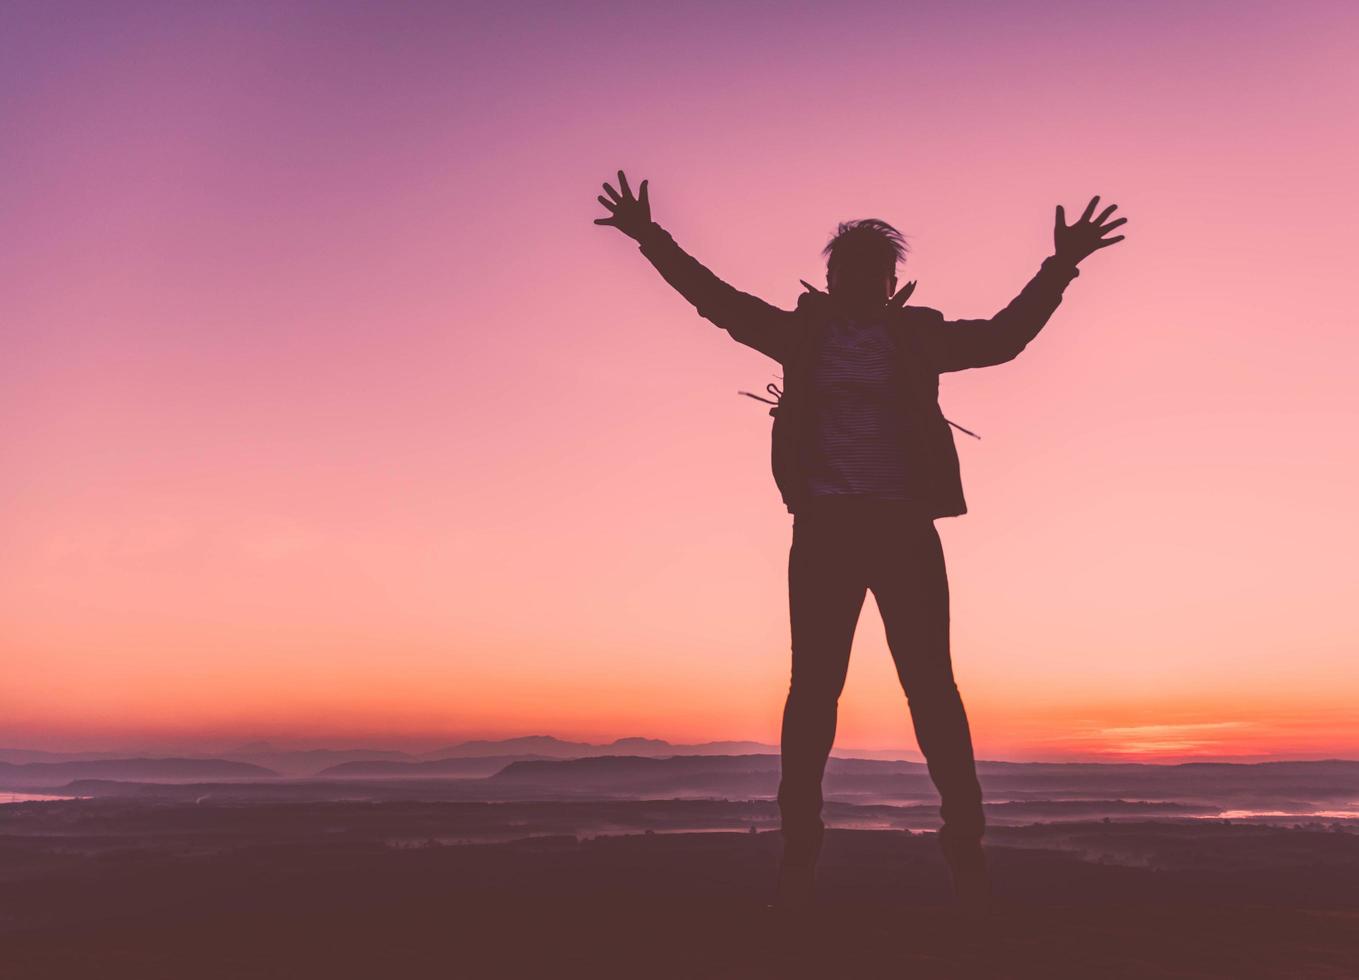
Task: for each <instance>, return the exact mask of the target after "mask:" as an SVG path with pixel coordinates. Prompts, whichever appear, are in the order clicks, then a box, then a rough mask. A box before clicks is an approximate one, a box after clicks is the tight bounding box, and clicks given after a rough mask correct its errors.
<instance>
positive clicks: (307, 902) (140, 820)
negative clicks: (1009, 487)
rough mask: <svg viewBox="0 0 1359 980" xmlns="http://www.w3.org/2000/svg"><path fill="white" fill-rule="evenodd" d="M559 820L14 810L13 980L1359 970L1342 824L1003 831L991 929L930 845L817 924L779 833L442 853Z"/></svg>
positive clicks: (4, 820)
mask: <svg viewBox="0 0 1359 980" xmlns="http://www.w3.org/2000/svg"><path fill="white" fill-rule="evenodd" d="M684 805H686V806H687V805H689V804H684ZM734 805H735V804H734ZM488 806H489V809H488V808H487V807H488ZM497 806H503V807H505V809H499V810H497V809H495V807H497ZM541 806H542V808H543V811H544V813H543V814H539V815H538V817H535V816H534V814H533V812H532V811H533V808H534V805H533V804H526V803H518V804H489V805H482V806H480V807H475V808H469V807H468V806H467V805H466V804H458V803H428V802H426V803H401V802H378V803H372V802H368V803H365V802H335V803H268V804H210V803H206V802H205V803H200V804H194V803H182V802H165V801H150V802H139V801H129V800H107V799H102V800H101V799H92V800H72V801H57V802H41V803H21V804H13V805H9V806H5V807H3V808H0V977H5V978H10V977H15V978H25V980H28V978H33V980H40V978H45V977H98V978H112V977H138V978H156V977H167V978H168V977H174V978H219V977H220V978H228V977H229V978H255V977H259V978H264V977H270V978H274V977H277V978H309V977H327V978H329V977H375V978H413V977H450V978H453V977H456V978H477V977H540V976H552V977H577V976H579V977H629V978H646V977H685V978H690V977H693V978H700V977H713V978H717V977H721V978H740V977H792V976H798V977H801V976H808V977H811V976H820V977H831V978H845V977H878V976H901V977H968V976H978V977H1083V978H1114V977H1127V978H1161V977H1165V978H1169V977H1176V978H1180V977H1224V978H1226V977H1230V978H1249V977H1281V978H1282V977H1288V978H1312V977H1317V978H1324V977H1336V978H1341V977H1346V978H1352V977H1356V976H1359V834H1356V833H1353V832H1348V831H1347V830H1340V829H1335V828H1332V829H1325V828H1322V827H1320V826H1311V827H1298V828H1288V827H1269V826H1258V825H1254V826H1253V825H1248V824H1237V823H1231V824H1224V823H1222V822H1219V821H1213V822H1207V821H1172V822H1144V821H1112V822H1105V821H1093V822H1067V823H1061V824H1034V825H1029V826H1011V827H998V828H996V829H995V831H994V833H993V835H992V837H991V850H990V854H991V860H992V865H993V868H994V873H995V878H996V886H997V891H998V893H999V897H1000V900H1001V910H1000V912H999V914H998V916H997V918H996V920H995V922H994V925H993V926H992V928H991V929H990V930H989V931H988V932H986V933H984V934H970V933H968V932H967V931H966V930H964V929H963V928H962V927H961V925H960V924H959V923H958V922H957V921H955V919H954V916H953V914H952V912H951V910H950V909H949V907H948V905H947V904H946V903H947V895H948V885H947V880H946V873H945V870H944V867H943V864H942V862H941V860H940V859H939V857H938V855H937V853H936V850H935V846H934V841H933V838H932V836H931V835H930V834H927V833H911V832H909V831H904V830H848V829H842V830H832V831H831V833H830V834H829V836H828V840H827V844H826V851H825V856H824V859H823V863H822V870H821V878H820V881H821V893H820V902H821V912H820V915H819V917H818V918H817V919H816V920H815V921H813V922H811V923H804V924H801V925H798V926H797V927H795V928H782V927H780V926H779V925H778V924H777V923H776V922H774V921H773V920H772V919H771V918H770V916H769V915H768V913H767V911H766V909H765V908H764V903H765V902H766V900H767V899H768V898H769V894H770V888H771V886H772V883H773V876H774V870H775V864H776V856H777V847H778V835H777V833H775V832H769V831H765V832H759V830H758V828H756V832H751V831H750V830H746V831H738V830H732V831H727V832H706V833H683V832H675V833H630V834H615V835H601V836H594V834H593V833H590V834H580V835H572V834H547V835H543V836H537V837H530V838H526V839H521V840H517V841H503V840H500V841H492V842H481V843H463V844H452V843H440V841H448V840H456V839H475V838H476V837H477V836H478V834H477V833H476V832H475V830H476V828H477V827H485V826H488V825H491V824H495V825H499V826H500V828H501V829H502V831H503V830H505V829H506V828H509V829H510V830H513V826H514V825H516V824H518V825H520V826H522V827H524V828H525V832H526V833H532V832H533V830H532V829H528V828H530V827H532V826H535V825H536V824H537V823H541V822H543V819H544V816H545V815H547V814H549V813H555V814H556V815H555V817H553V819H552V820H550V821H547V822H549V823H552V824H554V825H558V824H560V823H561V822H562V819H563V818H562V816H561V813H560V812H557V811H556V810H554V807H555V804H542V805H541ZM612 806H614V807H621V808H622V810H620V811H617V812H614V813H613V815H612V817H611V819H614V820H616V821H617V823H618V824H619V825H620V826H626V825H629V824H633V825H636V824H644V823H646V822H647V821H654V820H655V819H656V813H655V811H656V809H657V807H662V808H663V807H664V806H665V801H657V802H654V803H637V804H612ZM628 806H635V807H637V808H638V809H639V813H638V814H634V815H631V816H630V815H629V814H628V813H627V812H626V810H627V807H628ZM643 810H645V811H647V812H646V813H642V811H643ZM683 816H688V814H683ZM661 822H662V823H665V822H666V821H661ZM464 827H465V828H466V829H467V830H468V831H471V832H469V833H467V834H466V835H465V836H464Z"/></svg>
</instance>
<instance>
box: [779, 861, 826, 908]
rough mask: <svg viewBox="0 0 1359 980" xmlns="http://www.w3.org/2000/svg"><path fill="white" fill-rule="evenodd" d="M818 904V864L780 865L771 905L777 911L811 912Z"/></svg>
mask: <svg viewBox="0 0 1359 980" xmlns="http://www.w3.org/2000/svg"><path fill="white" fill-rule="evenodd" d="M815 904H816V865H815V864H792V863H789V862H787V861H784V862H782V863H780V865H779V881H778V888H777V890H776V892H775V895H774V901H773V903H772V904H771V905H770V906H769V907H770V908H771V909H773V910H775V911H777V912H788V913H796V912H809V911H811V909H812V908H813V906H814V905H815Z"/></svg>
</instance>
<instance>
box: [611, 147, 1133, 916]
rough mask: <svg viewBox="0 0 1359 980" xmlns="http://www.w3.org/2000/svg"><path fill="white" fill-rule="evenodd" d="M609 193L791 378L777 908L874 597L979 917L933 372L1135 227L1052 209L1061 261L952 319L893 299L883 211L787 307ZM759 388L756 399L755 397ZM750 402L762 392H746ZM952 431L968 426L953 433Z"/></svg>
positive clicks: (892, 259) (954, 462) (958, 362)
mask: <svg viewBox="0 0 1359 980" xmlns="http://www.w3.org/2000/svg"><path fill="white" fill-rule="evenodd" d="M618 182H619V187H620V190H619V191H615V190H614V189H613V187H611V186H610V185H609V184H607V183H606V184H604V190H605V191H606V192H607V194H608V197H605V196H603V195H600V197H599V202H600V203H601V204H603V205H604V206H605V207H606V208H608V210H609V211H610V212H611V216H610V217H607V218H599V219H596V221H595V224H600V225H612V226H613V227H615V228H618V229H619V230H620V231H622V232H623V233H624V234H626V235H628V236H629V237H630V238H633V239H635V240H636V241H637V242H638V243H639V246H640V249H641V252H642V254H643V255H644V256H646V258H647V259H648V260H649V261H650V262H651V263H652V265H654V266H655V267H656V269H657V270H658V271H659V272H660V274H661V275H662V276H663V277H664V278H665V280H666V281H667V282H669V283H670V284H671V285H672V286H674V287H675V289H677V290H678V291H679V292H680V294H681V295H683V296H684V298H685V299H687V300H688V301H689V302H690V303H692V304H693V305H694V307H696V309H697V311H698V313H699V314H700V315H701V316H703V317H704V318H706V319H708V320H710V321H712V322H713V323H714V324H716V325H717V326H719V327H721V328H722V329H724V330H726V331H727V332H728V333H729V334H731V336H732V337H734V338H735V339H736V340H737V341H739V342H741V343H743V344H746V345H748V346H750V347H753V348H754V349H756V350H758V351H761V352H762V353H764V354H766V355H768V356H769V357H771V358H773V359H774V360H776V361H778V362H779V363H780V364H781V365H783V368H784V376H783V382H784V387H783V390H782V391H779V390H778V389H777V387H776V386H773V385H771V386H770V387H769V389H768V390H769V391H770V393H771V394H775V395H777V396H778V401H777V402H776V403H775V407H774V408H772V409H770V414H771V415H773V416H774V426H773V453H772V464H773V471H774V479H775V482H776V483H777V485H778V488H779V492H780V493H781V495H782V497H783V501H784V503H785V504H786V506H787V508H788V511H789V513H791V514H792V515H793V533H792V545H791V548H790V549H789V557H788V599H789V612H790V624H791V634H792V676H791V681H790V684H789V691H788V698H787V701H786V703H785V706H784V712H783V730H782V736H781V737H782V746H781V749H782V777H781V780H780V783H779V791H778V802H779V809H780V814H781V819H782V837H783V858H782V862H781V865H780V869H779V880H778V887H777V897H776V901H775V904H776V906H777V907H779V908H783V909H805V908H808V907H809V906H810V905H811V902H812V895H813V885H814V881H815V867H816V861H817V858H818V856H819V854H820V851H821V843H822V839H823V837H824V834H825V826H824V824H823V823H822V820H821V809H822V796H821V780H822V776H823V775H824V772H825V768H826V760H827V757H828V756H829V754H830V751H831V747H832V745H833V743H834V741H835V725H836V712H837V705H838V701H839V697H840V693H841V691H842V689H843V688H844V683H845V677H846V673H847V671H848V668H849V655H850V646H851V643H852V641H853V638H854V630H855V627H856V625H857V623H858V619H859V613H860V610H861V608H862V606H863V602H864V598H865V595H866V594H867V591H868V590H870V589H871V590H872V592H873V596H874V599H875V600H876V601H877V603H878V609H879V611H880V612H881V614H882V620H883V625H884V627H885V629H886V633H887V643H888V646H889V648H890V650H891V655H892V659H893V661H894V663H895V665H896V671H897V676H898V678H899V679H900V681H901V686H902V688H903V689H904V690H905V692H906V697H907V700H908V702H909V706H910V712H911V720H912V723H913V725H914V728H915V733H916V739H917V741H918V742H919V745H920V750H921V752H922V754H923V755H924V756H925V760H926V764H927V766H928V769H929V773H930V778H931V779H932V780H933V782H934V785H935V787H936V788H937V789H938V790H939V795H940V802H941V806H940V815H941V817H942V820H943V825H942V827H941V828H940V831H939V834H938V836H937V839H938V841H939V843H940V847H941V850H942V851H943V854H944V857H945V860H946V861H947V864H948V867H949V870H950V872H951V874H952V879H953V884H954V890H955V895H956V897H957V898H958V900H959V902H960V903H961V904H962V906H963V907H964V908H965V909H966V910H967V911H969V912H972V913H974V914H984V913H985V912H986V911H987V909H988V908H989V904H990V881H989V876H988V874H987V868H986V860H985V854H984V852H983V849H982V845H981V840H982V837H983V834H984V830H985V819H984V817H983V815H982V792H981V787H980V785H979V784H978V782H977V773H976V763H975V760H974V758H973V753H972V736H971V732H970V730H969V728H968V722H967V713H966V711H965V710H964V708H963V701H962V697H961V696H960V695H959V692H958V687H957V685H956V683H955V682H954V676H953V665H952V658H951V652H950V649H949V590H948V576H947V573H946V570H945V564H944V554H943V550H942V548H941V546H940V540H939V534H938V531H937V530H936V529H935V526H934V521H935V519H936V518H939V517H953V516H957V515H961V514H964V513H966V512H967V504H966V502H965V501H964V499H963V491H962V481H961V478H960V474H959V466H958V454H957V451H956V449H955V447H954V444H953V433H952V431H951V430H950V428H949V426H950V425H952V424H954V423H950V422H949V421H948V420H947V419H945V418H944V416H943V413H942V412H941V411H940V409H939V400H938V399H939V375H940V374H941V373H942V372H945V371H962V370H965V369H967V368H977V367H986V366H989V365H994V364H1003V363H1005V362H1006V361H1009V360H1011V359H1012V358H1014V357H1015V356H1016V355H1017V354H1019V352H1020V351H1022V350H1023V349H1024V348H1025V346H1026V345H1027V344H1028V343H1029V341H1031V340H1033V338H1034V337H1035V336H1036V335H1037V334H1038V332H1039V331H1040V330H1041V329H1042V328H1043V325H1044V324H1045V323H1047V321H1048V319H1049V317H1051V315H1052V313H1053V312H1054V311H1055V310H1056V308H1057V306H1058V304H1060V302H1061V299H1062V292H1063V290H1064V289H1065V288H1066V286H1067V284H1068V283H1069V282H1071V280H1072V279H1074V278H1075V277H1076V276H1077V275H1079V274H1080V273H1079V271H1078V270H1077V268H1076V266H1077V263H1079V262H1080V261H1081V260H1082V259H1084V258H1085V257H1086V256H1088V255H1090V254H1091V253H1092V252H1094V251H1096V250H1097V249H1100V248H1103V247H1105V246H1107V245H1112V244H1114V243H1115V242H1118V241H1121V240H1122V239H1123V237H1124V236H1123V235H1117V236H1115V237H1113V238H1109V239H1104V238H1102V237H1101V236H1102V235H1103V234H1104V233H1105V232H1107V231H1109V230H1110V229H1112V228H1115V227H1117V226H1118V225H1120V224H1122V223H1123V222H1124V221H1126V220H1127V219H1126V218H1119V219H1117V220H1115V221H1112V222H1110V223H1109V224H1104V221H1105V219H1106V218H1108V216H1109V215H1110V213H1112V212H1113V210H1114V208H1115V207H1116V205H1112V204H1111V205H1109V206H1108V207H1107V208H1105V209H1104V210H1103V211H1102V212H1101V213H1100V215H1099V217H1098V218H1095V219H1093V220H1092V219H1091V215H1092V214H1093V213H1094V210H1095V207H1096V205H1097V204H1098V202H1099V197H1098V196H1096V197H1094V198H1092V199H1091V200H1090V203H1089V204H1088V205H1087V206H1086V208H1085V212H1084V214H1082V215H1081V217H1080V219H1079V220H1078V221H1076V222H1075V223H1074V224H1072V225H1070V226H1068V225H1067V224H1066V220H1065V214H1064V212H1063V209H1062V206H1061V205H1058V206H1057V214H1056V226H1055V229H1054V236H1053V238H1054V250H1053V254H1052V255H1051V256H1049V257H1048V258H1046V259H1044V261H1043V263H1042V265H1041V267H1040V269H1039V271H1038V273H1037V274H1036V275H1035V276H1034V277H1033V278H1032V279H1031V280H1030V281H1029V283H1028V284H1027V285H1026V286H1025V287H1024V288H1023V290H1021V291H1020V293H1019V295H1018V296H1017V297H1015V299H1013V300H1012V301H1011V302H1010V303H1009V305H1007V306H1006V307H1005V308H1004V309H1003V310H1001V311H1000V312H999V313H997V314H996V315H995V316H993V317H991V318H990V319H979V320H945V319H944V315H943V314H942V313H941V312H939V311H938V310H935V309H931V308H929V307H927V306H907V305H905V304H906V299H907V298H908V297H909V296H910V294H911V293H912V292H913V291H914V289H915V283H914V282H911V283H908V284H907V285H906V286H904V287H903V288H902V289H901V290H900V291H897V276H896V267H897V264H898V262H900V261H902V259H903V258H904V256H905V252H906V251H907V249H906V245H905V242H904V241H903V240H902V237H901V234H900V233H899V232H898V231H897V230H896V229H895V228H893V227H892V226H891V225H889V224H887V223H886V222H884V221H879V220H877V219H865V220H862V221H855V222H846V223H842V224H840V225H839V228H838V230H837V233H836V235H835V236H834V237H833V238H832V239H831V241H830V243H829V244H828V245H827V246H826V248H825V249H824V252H823V254H825V255H827V256H828V258H827V267H826V285H827V289H828V292H825V293H823V292H821V291H820V290H817V289H816V288H815V287H812V286H810V285H808V284H807V283H803V285H804V286H807V292H804V293H803V294H802V295H800V296H799V297H798V302H797V309H796V310H792V311H789V310H781V309H779V308H777V307H775V306H772V305H770V304H769V303H766V302H765V301H764V300H762V299H759V298H758V297H755V296H752V295H750V294H748V293H743V292H741V291H740V290H737V289H735V288H733V287H732V286H730V285H728V284H727V283H725V282H723V281H722V280H721V279H719V278H718V277H717V276H715V275H714V274H713V273H712V272H710V271H709V270H708V269H707V268H705V267H704V266H703V265H702V264H700V263H699V262H698V261H697V260H696V259H694V258H693V257H692V256H690V255H688V254H687V253H686V252H684V250H683V249H681V248H680V247H679V246H678V245H677V244H676V243H675V241H674V239H673V238H671V236H670V235H669V233H668V232H666V231H665V229H663V228H662V227H661V226H660V225H658V224H657V223H656V222H654V221H653V220H652V219H651V205H650V200H649V198H648V191H647V181H645V180H643V181H642V183H641V185H640V186H639V188H638V190H639V194H638V196H636V197H634V196H633V193H632V190H631V189H630V188H629V186H628V182H627V178H626V177H625V176H624V174H623V171H621V170H620V171H619V172H618ZM747 394H748V393H747ZM753 397H758V396H753ZM959 428H961V426H959Z"/></svg>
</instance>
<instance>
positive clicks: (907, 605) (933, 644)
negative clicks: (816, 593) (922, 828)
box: [869, 519, 986, 840]
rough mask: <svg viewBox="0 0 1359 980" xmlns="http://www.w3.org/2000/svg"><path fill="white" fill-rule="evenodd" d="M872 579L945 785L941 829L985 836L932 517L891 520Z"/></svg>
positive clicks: (901, 674) (919, 730) (905, 685)
mask: <svg viewBox="0 0 1359 980" xmlns="http://www.w3.org/2000/svg"><path fill="white" fill-rule="evenodd" d="M874 540H875V541H876V542H878V544H879V547H878V548H877V549H876V550H875V561H874V563H873V567H872V573H871V577H870V582H869V587H870V588H871V589H872V590H873V597H874V599H875V600H876V601H877V603H878V610H879V612H880V613H881V614H882V620H883V625H884V627H885V629H886V632H887V644H888V647H889V648H890V650H891V653H892V660H893V662H894V664H895V665H896V670H897V676H898V678H899V679H900V681H901V686H902V689H903V690H904V691H905V692H906V698H907V701H908V702H909V706H910V712H911V722H912V724H913V726H914V728H915V734H916V741H917V742H918V743H919V745H920V751H921V753H922V754H923V755H924V756H925V762H926V765H927V766H928V768H929V773H930V778H931V780H933V782H934V785H935V788H936V789H938V791H939V796H940V800H941V806H940V814H941V816H942V818H943V827H942V828H941V833H942V834H944V835H945V836H947V837H954V838H956V839H960V840H961V839H964V838H973V839H976V838H980V837H981V836H982V834H983V832H984V830H985V826H986V821H985V818H984V816H983V814H982V792H981V785H980V783H979V782H978V781H977V764H976V760H975V758H974V757H973V750H972V732H971V729H970V728H969V726H968V721H967V711H966V710H965V709H964V707H963V699H962V695H961V694H960V693H959V691H958V685H957V683H956V682H955V679H954V675H953V661H952V654H951V651H950V646H949V588H948V573H947V569H946V567H945V563H944V551H943V545H942V543H941V542H940V540H939V532H938V531H937V530H936V528H935V526H934V523H933V521H927V520H920V519H907V520H899V521H890V522H887V524H886V525H885V526H884V527H883V530H882V533H881V534H880V535H877V536H876V537H875V539H874Z"/></svg>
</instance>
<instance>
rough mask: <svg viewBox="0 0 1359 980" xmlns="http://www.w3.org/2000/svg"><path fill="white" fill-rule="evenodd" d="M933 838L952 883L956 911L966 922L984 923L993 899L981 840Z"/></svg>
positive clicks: (989, 912)
mask: <svg viewBox="0 0 1359 980" xmlns="http://www.w3.org/2000/svg"><path fill="white" fill-rule="evenodd" d="M935 836H936V837H937V838H938V841H939V849H940V850H941V851H942V852H943V854H944V862H945V863H946V864H947V865H948V870H949V875H950V876H951V877H952V879H953V897H954V900H955V901H956V902H957V905H958V908H959V909H960V910H961V911H962V912H963V913H964V915H966V916H967V917H968V918H969V919H972V920H980V919H985V918H986V917H987V916H989V915H990V914H991V912H992V911H993V910H994V899H993V896H992V894H991V873H990V870H989V869H988V868H987V864H986V852H985V851H984V850H983V849H982V844H981V840H980V838H969V839H964V840H958V841H955V840H952V839H950V838H948V837H946V836H945V835H944V834H936V835H935Z"/></svg>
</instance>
